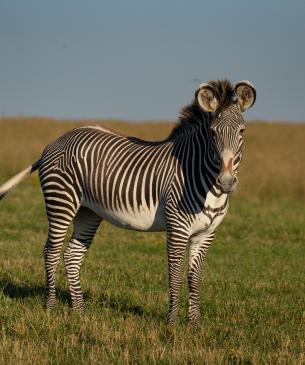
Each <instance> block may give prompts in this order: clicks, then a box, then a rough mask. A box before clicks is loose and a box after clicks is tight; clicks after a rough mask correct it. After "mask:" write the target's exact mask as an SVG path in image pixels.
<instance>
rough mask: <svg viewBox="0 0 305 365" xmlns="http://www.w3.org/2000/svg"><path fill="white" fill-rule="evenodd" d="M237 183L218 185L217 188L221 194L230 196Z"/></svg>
mask: <svg viewBox="0 0 305 365" xmlns="http://www.w3.org/2000/svg"><path fill="white" fill-rule="evenodd" d="M236 186H237V182H234V183H233V184H219V188H220V190H221V192H223V193H226V194H230V193H233V191H234V190H235V189H236Z"/></svg>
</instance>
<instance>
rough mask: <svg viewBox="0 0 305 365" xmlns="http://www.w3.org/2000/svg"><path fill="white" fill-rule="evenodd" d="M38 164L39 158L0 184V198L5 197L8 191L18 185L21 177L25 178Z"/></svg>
mask: <svg viewBox="0 0 305 365" xmlns="http://www.w3.org/2000/svg"><path fill="white" fill-rule="evenodd" d="M39 166H40V160H38V161H36V162H35V163H33V165H31V166H29V167H27V168H26V169H24V170H22V171H21V172H19V174H17V175H15V176H14V177H12V178H11V179H9V180H8V181H7V182H6V183H4V184H3V185H2V186H0V200H1V199H3V198H4V197H5V195H6V194H7V193H8V192H10V191H11V190H12V189H14V187H15V186H16V185H18V184H19V183H20V182H21V181H22V180H23V179H25V178H26V177H27V176H28V175H30V174H31V173H32V172H34V171H35V170H37V169H38V168H39Z"/></svg>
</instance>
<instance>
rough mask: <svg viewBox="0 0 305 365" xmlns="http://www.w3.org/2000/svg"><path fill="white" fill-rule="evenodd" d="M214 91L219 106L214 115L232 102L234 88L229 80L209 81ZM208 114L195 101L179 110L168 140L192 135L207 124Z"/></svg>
mask: <svg viewBox="0 0 305 365" xmlns="http://www.w3.org/2000/svg"><path fill="white" fill-rule="evenodd" d="M208 84H210V85H211V86H213V88H214V89H215V91H216V98H217V100H218V103H219V106H218V109H217V111H216V113H219V112H221V111H222V110H224V109H226V108H227V107H228V106H230V105H232V104H233V101H234V88H233V85H232V84H231V82H230V81H229V80H226V79H225V80H211V81H209V82H208ZM209 118H210V113H207V112H204V111H203V110H202V109H201V108H200V106H199V104H198V102H197V100H195V99H193V101H192V103H191V104H189V105H187V106H185V107H184V108H182V109H181V111H180V115H179V118H178V123H177V125H176V126H175V127H174V129H173V130H172V132H171V134H170V135H169V137H168V138H169V139H174V138H176V137H180V136H182V135H187V134H190V133H193V132H194V131H195V130H197V129H198V128H199V127H200V126H201V124H202V123H204V122H208V121H209Z"/></svg>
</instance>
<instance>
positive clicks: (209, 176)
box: [173, 120, 221, 209]
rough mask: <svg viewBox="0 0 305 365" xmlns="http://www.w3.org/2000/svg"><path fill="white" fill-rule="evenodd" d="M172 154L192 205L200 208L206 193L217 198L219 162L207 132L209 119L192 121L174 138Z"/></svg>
mask: <svg viewBox="0 0 305 365" xmlns="http://www.w3.org/2000/svg"><path fill="white" fill-rule="evenodd" d="M173 142H174V155H175V157H176V159H177V161H178V163H179V166H180V168H181V174H182V178H183V180H184V186H185V187H186V188H187V189H188V190H189V191H190V192H191V193H190V194H187V195H188V196H191V197H192V200H193V201H192V204H195V205H197V206H199V207H200V208H201V209H202V208H203V207H204V205H205V204H206V199H207V196H208V194H209V195H211V194H212V195H213V198H215V199H217V198H219V197H220V195H221V193H220V192H219V191H217V190H216V189H215V181H216V178H217V176H218V174H219V171H220V162H219V160H218V159H217V156H216V155H215V152H214V151H215V148H214V142H213V140H212V138H211V135H210V133H209V121H206V120H200V121H197V123H193V124H192V126H191V128H189V129H188V131H187V133H185V134H181V135H180V136H176V138H175V139H174V141H173Z"/></svg>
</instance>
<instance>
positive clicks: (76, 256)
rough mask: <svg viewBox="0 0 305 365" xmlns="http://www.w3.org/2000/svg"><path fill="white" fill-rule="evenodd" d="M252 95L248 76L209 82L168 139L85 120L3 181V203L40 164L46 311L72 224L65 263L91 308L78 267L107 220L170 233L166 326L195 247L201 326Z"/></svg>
mask: <svg viewBox="0 0 305 365" xmlns="http://www.w3.org/2000/svg"><path fill="white" fill-rule="evenodd" d="M255 99H256V90H255V88H254V86H253V85H252V84H251V83H250V82H249V81H240V82H238V83H237V84H236V85H235V86H233V84H232V83H231V82H230V81H228V80H226V79H225V80H212V81H209V82H207V83H202V84H200V85H199V87H198V88H197V90H196V91H195V97H194V99H193V101H192V102H191V103H190V104H189V105H187V106H185V107H184V108H183V109H182V110H181V112H180V116H179V119H178V123H177V124H176V126H175V127H174V128H173V130H172V131H171V133H170V134H169V136H168V137H167V138H166V139H164V140H163V141H159V142H148V141H144V140H141V139H138V138H135V137H129V136H123V135H120V134H117V133H115V132H113V131H111V130H108V129H105V128H103V127H101V126H85V127H79V128H76V129H73V130H72V131H69V132H67V133H65V134H64V135H62V136H61V137H59V138H58V139H57V140H55V141H54V142H52V143H50V144H49V145H48V146H47V147H46V148H45V149H44V151H43V153H42V155H41V157H40V158H39V160H38V161H36V162H35V163H33V164H32V165H31V166H29V167H28V168H26V169H25V170H23V171H21V172H20V173H19V174H17V175H16V176H14V177H13V178H11V179H10V180H9V181H8V182H6V183H5V184H4V185H2V186H1V187H0V200H1V199H2V198H3V197H4V196H5V195H6V194H7V193H8V192H9V191H10V190H11V189H12V188H13V187H15V186H16V185H17V184H18V183H19V182H20V181H21V180H23V179H24V178H25V177H26V176H27V175H29V174H30V173H32V172H33V171H35V170H39V178H40V184H41V188H42V191H43V195H44V199H45V205H46V211H47V218H48V236H47V241H46V244H45V247H44V259H45V270H46V308H48V309H52V308H54V307H55V304H56V293H55V272H56V267H57V265H58V262H59V260H60V253H61V248H62V245H63V241H64V238H65V235H66V233H67V230H68V227H69V226H70V225H71V224H72V223H73V233H72V236H71V239H70V241H69V243H68V244H67V247H66V249H65V252H64V262H65V269H66V274H67V277H68V281H69V288H70V294H71V300H72V308H73V310H76V311H82V310H83V309H84V299H83V293H82V290H81V285H80V267H81V264H82V261H83V258H84V256H85V253H86V251H87V250H88V248H89V246H90V245H91V242H92V240H93V237H94V235H95V233H96V231H97V229H98V227H99V225H100V223H101V222H102V221H103V220H106V221H108V222H110V223H112V224H114V225H116V226H119V227H122V228H127V229H131V230H139V231H166V232H167V256H168V280H169V309H168V317H167V320H168V322H169V323H174V322H176V321H177V319H178V304H179V294H180V289H181V287H182V283H183V263H184V256H185V252H186V249H187V247H188V250H189V258H188V261H189V262H188V265H189V268H188V287H189V307H188V320H189V321H190V322H191V323H194V324H196V323H199V322H200V320H201V313H200V298H199V292H200V287H201V283H202V276H203V262H204V259H205V256H206V254H207V251H208V248H209V246H210V245H211V243H212V241H213V239H214V235H215V230H216V227H217V226H218V225H219V224H220V223H221V221H222V220H223V218H224V217H225V215H226V213H227V211H228V196H229V194H230V193H231V192H233V191H234V190H235V188H236V185H237V182H238V180H237V169H238V166H239V164H240V162H241V160H242V147H243V131H244V129H245V120H244V118H243V114H242V113H243V112H244V111H245V110H247V109H248V108H250V107H251V106H252V105H253V104H254V102H255Z"/></svg>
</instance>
